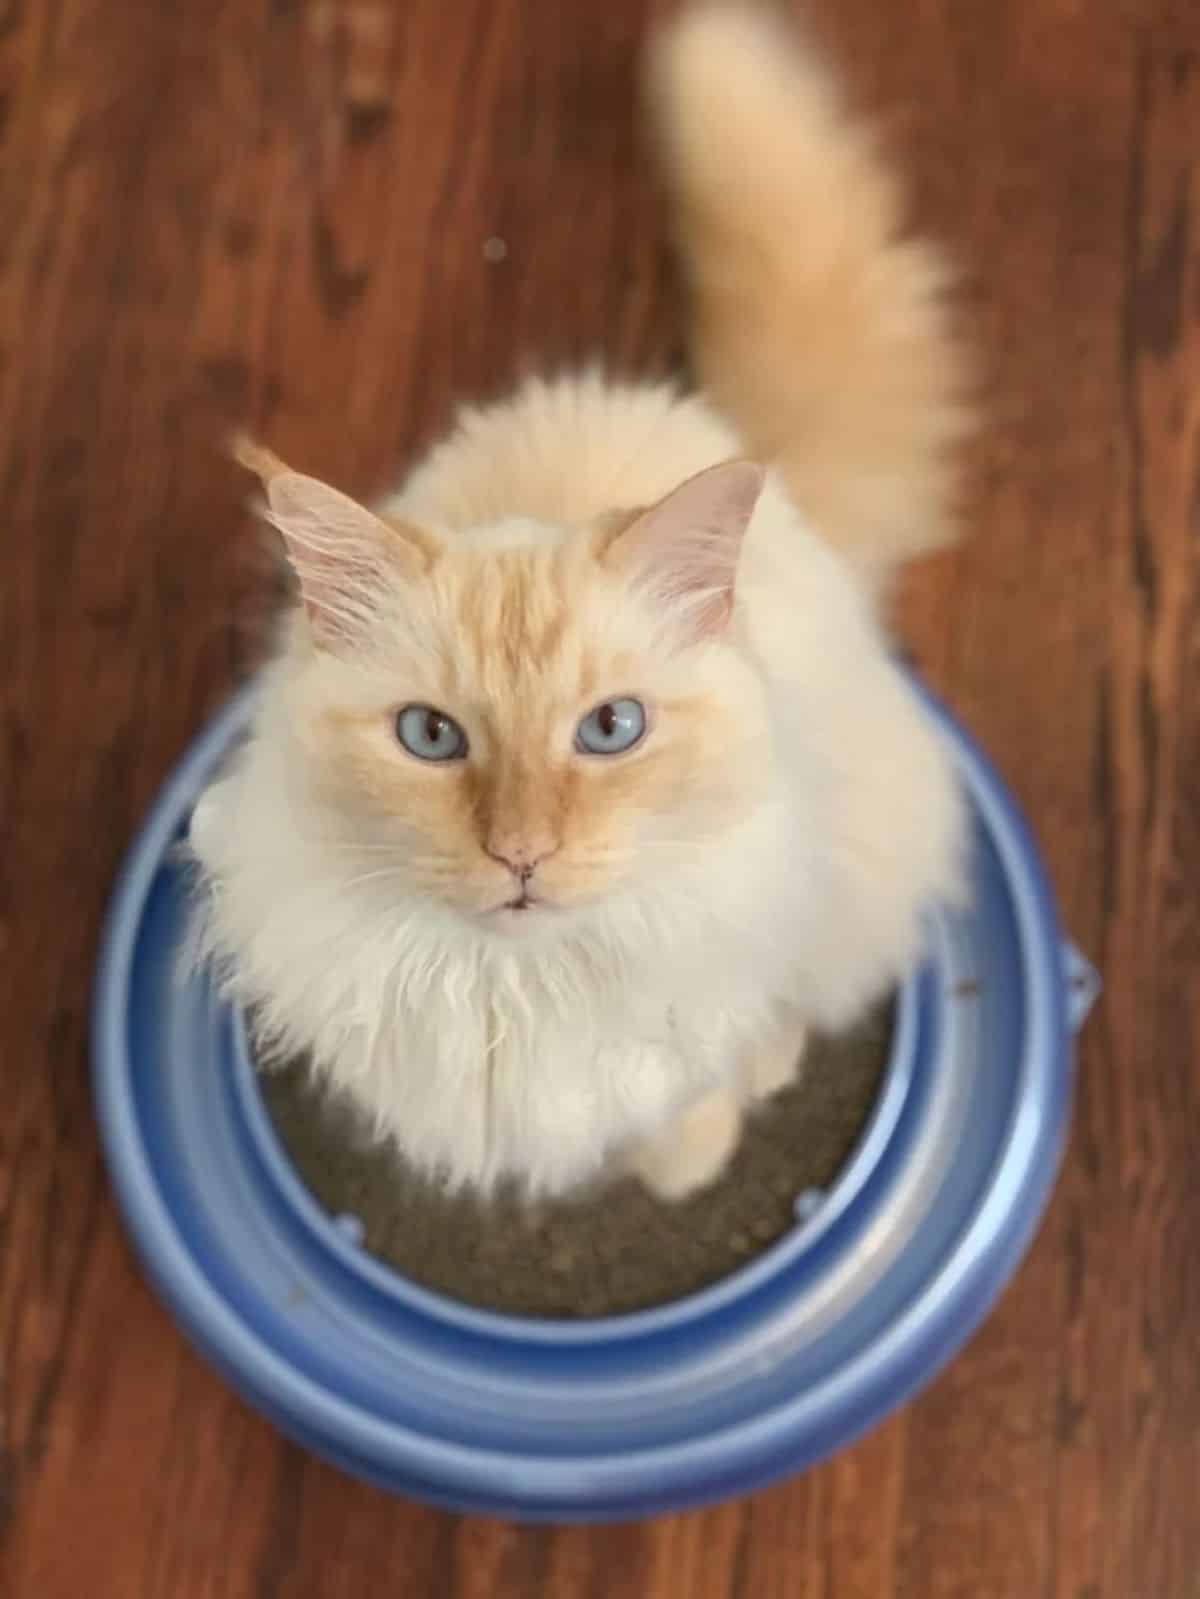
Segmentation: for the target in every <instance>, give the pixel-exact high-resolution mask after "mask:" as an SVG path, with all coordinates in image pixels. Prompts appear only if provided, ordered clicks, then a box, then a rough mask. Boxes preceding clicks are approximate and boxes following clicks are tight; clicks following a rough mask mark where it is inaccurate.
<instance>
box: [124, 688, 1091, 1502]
mask: <svg viewBox="0 0 1200 1599" xmlns="http://www.w3.org/2000/svg"><path fill="white" fill-rule="evenodd" d="M253 695H254V687H253V685H252V684H251V685H249V686H248V687H247V688H246V689H245V690H243V691H242V692H241V694H240V695H239V696H238V697H237V698H235V699H234V700H233V701H232V702H231V703H230V704H229V705H228V706H227V707H226V709H225V710H224V711H223V712H222V713H221V714H220V715H219V716H218V717H217V718H216V720H215V721H214V722H213V723H212V724H211V725H210V726H209V727H208V728H207V729H206V730H205V731H204V732H203V733H202V734H201V735H200V737H199V738H198V739H197V740H196V742H195V743H194V744H193V746H192V747H191V749H190V750H189V751H188V753H187V754H186V756H185V757H184V759H183V761H182V762H181V763H180V765H179V767H178V768H177V769H176V771H175V772H174V774H173V775H172V776H171V777H170V779H169V780H168V782H167V784H166V786H165V787H164V789H163V791H162V794H161V795H160V797H159V799H158V802H157V804H156V805H155V807H154V809H153V811H152V813H151V815H150V817H149V819H148V821H147V822H146V824H145V826H144V828H143V830H142V832H141V834H140V836H139V838H138V839H137V841H136V843H135V844H134V846H133V849H132V851H131V853H130V855H129V858H128V861H127V863H126V865H125V868H124V871H123V874H122V876H121V880H120V883H119V885H118V887H117V890H116V893H115V897H114V901H113V905H112V909H111V912H110V916H109V921H108V926H107V931H106V935H105V940H104V946H103V951H102V955H101V960H100V968H99V976H98V980H97V986H96V995H95V1009H94V1023H93V1024H94V1037H93V1058H94V1073H95V1092H96V1101H97V1109H98V1115H99V1121H100V1129H101V1134H102V1138H103V1143H104V1148H105V1152H106V1155H107V1160H108V1165H109V1169H110V1172H111V1175H112V1181H113V1185H114V1187H115V1190H116V1194H117V1198H118V1201H119V1203H120V1206H121V1209H122V1210H123V1212H124V1216H125V1220H126V1222H127V1224H128V1227H129V1230H130V1232H131V1234H132V1236H133V1240H134V1243H135V1244H136V1246H137V1249H138V1252H139V1253H140V1255H141V1258H142V1260H143V1262H144V1264H145V1267H146V1269H147V1272H148V1273H149V1275H150V1277H151V1278H152V1280H153V1281H154V1283H155V1284H156V1286H157V1288H158V1290H159V1291H160V1293H161V1294H162V1296H163V1298H164V1299H165V1300H166V1301H167V1303H168V1304H169V1306H170V1307H171V1309H172V1311H173V1312H174V1314H175V1316H176V1317H177V1319H178V1321H179V1323H180V1325H181V1326H182V1327H183V1329H184V1331H185V1332H186V1333H187V1334H188V1335H189V1337H190V1338H191V1339H192V1340H193V1341H194V1343H195V1344H196V1345H197V1347H198V1348H199V1349H200V1350H201V1352H202V1353H203V1354H204V1355H205V1356H206V1357H207V1358H208V1359H209V1360H210V1361H211V1362H212V1364H213V1365H214V1366H215V1367H216V1368H217V1369H218V1370H219V1371H220V1372H221V1373H222V1374H223V1375H224V1376H225V1377H226V1378H227V1379H228V1380H229V1382H230V1383H232V1384H233V1386H234V1387H235V1388H236V1389H238V1390H239V1391H240V1392H241V1393H242V1395H243V1396H244V1397H245V1398H246V1399H247V1400H248V1401H249V1402H250V1403H251V1404H252V1405H254V1406H256V1407H257V1408H258V1409H259V1410H260V1411H262V1412H263V1413H264V1414H265V1415H266V1416H268V1417H269V1418H270V1419H271V1420H272V1421H273V1422H274V1423H275V1424H276V1425H277V1426H278V1427H279V1428H280V1429H281V1430H282V1431H283V1432H284V1433H286V1434H287V1435H288V1436H290V1437H291V1438H293V1439H295V1440H296V1441H298V1442H299V1443H301V1444H303V1445H305V1446H307V1447H308V1448H309V1449H311V1450H312V1451H313V1452H314V1453H315V1454H318V1455H321V1456H323V1457H324V1458H326V1459H327V1460H330V1461H333V1462H334V1463H336V1464H337V1465H338V1466H340V1467H342V1468H343V1469H345V1470H346V1471H348V1472H351V1473H354V1474H356V1475H357V1476H360V1477H363V1478H366V1479H368V1480H369V1481H371V1482H373V1483H376V1484H378V1485H380V1486H382V1487H384V1488H387V1489H390V1490H392V1491H394V1492H396V1493H401V1494H405V1495H409V1496H411V1497H413V1498H417V1499H422V1500H425V1501H426V1502H429V1503H432V1504H435V1505H440V1506H444V1507H446V1508H449V1509H453V1510H471V1511H482V1512H488V1513H492V1514H496V1515H504V1516H511V1517H515V1518H519V1519H522V1520H533V1521H600V1520H624V1519H631V1518H636V1517H641V1516H647V1515H651V1514H654V1513H657V1512H661V1511H667V1510H673V1509H679V1508H682V1507H685V1506H690V1505H697V1504H702V1503H706V1502H710V1501H714V1500H719V1499H723V1498H726V1497H728V1496H731V1495H736V1494H742V1493H746V1492H748V1491H750V1490H752V1489H754V1488H757V1487H759V1486H761V1485H763V1484H765V1483H767V1482H769V1481H771V1480H772V1479H774V1478H777V1477H780V1476H783V1475H786V1474H788V1473H792V1472H795V1471H798V1470H800V1469H802V1468H803V1467H805V1466H808V1465H811V1464H812V1463H814V1462H816V1461H819V1460H821V1459H823V1458H825V1457H827V1456H828V1455H830V1454H831V1453H832V1452H833V1451H835V1450H837V1449H839V1448H841V1447H842V1446H843V1445H845V1444H847V1443H849V1442H850V1441H851V1440H852V1439H854V1438H855V1437H857V1436H858V1435H859V1434H861V1433H862V1432H864V1431H865V1430H866V1429H867V1428H869V1427H870V1426H872V1425H873V1424H874V1423H875V1422H877V1421H879V1420H880V1419H881V1418H882V1417H883V1416H885V1415H886V1414H887V1413H888V1412H889V1411H892V1410H894V1409H895V1408H896V1407H897V1406H899V1405H900V1404H901V1403H902V1402H903V1401H904V1400H906V1399H907V1398H909V1397H910V1396H911V1395H912V1394H913V1393H915V1392H916V1390H918V1389H919V1388H921V1387H922V1386H923V1385H924V1384H926V1383H927V1382H929V1380H930V1379H931V1378H932V1377H933V1376H934V1374H935V1373H936V1372H937V1370H938V1369H939V1368H940V1367H941V1366H942V1365H943V1364H944V1363H945V1362H946V1361H947V1360H948V1359H949V1358H950V1357H951V1355H953V1354H954V1352H955V1351H956V1350H957V1349H958V1348H959V1347H960V1346H961V1345H962V1344H963V1343H964V1341H965V1340H966V1339H967V1337H968V1336H969V1335H970V1334H971V1332H972V1331H973V1330H974V1329H975V1328H976V1327H977V1326H978V1324H979V1323H980V1321H981V1320H982V1319H983V1317H984V1316H985V1314H986V1313H987V1311H988V1309H989V1307H990V1306H991V1305H992V1303H993V1302H994V1300H995V1299H996V1297H997V1295H998V1294H999V1293H1000V1291H1001V1289H1002V1288H1003V1286H1004V1284H1005V1283H1006V1281H1007V1280H1008V1278H1009V1276H1010V1275H1011V1273H1012V1272H1013V1271H1014V1269H1015V1268H1016V1266H1017V1263H1018V1262H1019V1260H1020V1258H1021V1256H1022V1254H1023V1253H1024V1251H1025V1249H1026V1247H1027V1246H1028V1244H1029V1242H1030V1240H1031V1238H1032V1235H1033V1232H1034V1229H1035V1227H1036V1225H1037V1222H1038V1220H1039V1218H1040V1216H1041V1214H1042V1211H1043V1209H1044V1207H1045V1205H1046V1202H1047V1200H1048V1197H1049V1194H1050V1190H1051V1187H1052V1185H1053V1182H1054V1178H1055V1174H1056V1170H1057V1167H1058V1162H1059V1156H1060V1152H1061V1148H1062V1144H1063V1138H1064V1133H1065V1129H1066V1124H1067V1117H1068V1109H1069V1102H1070V1092H1071V1041H1072V1035H1073V1033H1074V1032H1075V1031H1076V1030H1077V1029H1078V1027H1079V1026H1080V1024H1081V1023H1082V1020H1083V1018H1084V1016H1085V1015H1086V1012H1087V1009H1088V1007H1089V1005H1090V1003H1091V1001H1092V999H1093V998H1094V996H1095V991H1096V987H1097V980H1096V978H1095V974H1094V973H1093V972H1092V971H1091V969H1090V967H1088V965H1087V964H1086V962H1084V961H1083V960H1082V959H1081V957H1080V956H1079V955H1078V954H1077V953H1076V952H1075V951H1074V950H1073V949H1072V948H1071V947H1070V946H1069V945H1067V944H1065V943H1064V942H1063V939H1062V936H1061V934H1060V932H1059V927H1058V922H1057V919H1056V915H1055V908H1054V901H1053V897H1052V895H1051V891H1050V889H1049V887H1048V885H1047V882H1046V879H1045V876H1044V874H1043V870H1042V867H1041V865H1040V863H1039V860H1038V856H1037V852H1036V849H1035V847H1034V845H1033V843H1032V841H1031V839H1030V836H1029V834H1028V832H1027V830H1026V827H1025V825H1024V823H1023V821H1022V820H1021V818H1020V816H1019V815H1018V812H1017V810H1016V808H1015V806H1014V804H1013V801H1012V800H1011V798H1010V797H1009V796H1008V794H1007V792H1006V791H1005V789H1004V787H1003V785H1002V784H1001V782H1000V780H999V779H998V777H997V776H996V774H995V773H994V772H993V770H992V769H991V767H990V766H989V764H988V763H987V761H986V760H985V758H984V757H983V755H982V754H981V753H980V751H979V750H978V749H977V748H976V746H975V745H974V743H973V742H972V741H971V739H970V738H969V737H968V736H967V734H966V733H965V732H964V731H963V730H962V728H961V727H959V726H958V725H957V723H956V722H955V721H954V720H953V718H952V717H951V716H950V715H949V713H948V712H946V711H945V710H944V709H943V708H941V707H940V706H938V705H936V704H933V703H932V702H931V714H932V715H933V716H934V717H935V718H936V719H937V721H938V722H939V724H940V726H941V729H942V731H943V733H944V736H945V737H946V739H947V740H948V742H949V744H950V746H951V748H952V750H953V752H954V754H955V757H956V760H957V762H958V766H959V770H960V772H961V777H962V781H963V783H964V785H965V788H966V791H967V793H968V794H969V796H970V800H971V805H972V810H973V813H974V833H975V840H974V865H973V872H974V890H973V900H972V907H971V910H970V912H969V913H967V914H958V913H951V912H936V913H934V914H933V915H931V918H930V955H929V959H928V962H927V964H926V966H925V967H924V969H923V970H922V971H921V972H920V973H919V974H917V975H916V976H914V977H913V978H912V979H911V980H910V981H909V982H908V983H907V984H906V985H905V986H904V988H903V989H902V990H901V992H900V994H899V997H898V1001H897V1012H896V1023H895V1028H894V1033H893V1040H892V1048H891V1058H890V1061H889V1064H888V1067H887V1070H886V1073H885V1076H884V1079H883V1086H882V1089H881V1092H880V1096H879V1098H878V1100H877V1102H876V1105H875V1107H874V1110H873V1111H872V1114H871V1117H870V1120H869V1121H868V1123H867V1126H866V1128H865V1130H864V1132H863V1134H862V1135H861V1137H860V1140H859V1142H858V1145H857V1147H856V1149H855V1150H854V1152H853V1153H852V1155H851V1157H850V1159H849V1161H848V1163H847V1165H846V1166H845V1167H844V1168H843V1170H842V1172H841V1174H840V1176H839V1177H838V1178H837V1179H836V1180H835V1182H834V1183H833V1184H832V1185H831V1187H830V1188H829V1189H828V1191H826V1192H824V1193H819V1194H813V1193H806V1194H804V1195H800V1196H797V1201H798V1202H797V1210H796V1224H795V1227H794V1229H793V1230H792V1231H791V1232H790V1234H788V1235H787V1236H786V1237H785V1238H784V1239H782V1240H781V1241H780V1242H778V1243H776V1244H775V1245H774V1246H772V1247H771V1248H770V1249H768V1250H767V1251H766V1252H765V1253H763V1254H761V1255H759V1256H758V1257H757V1258H756V1259H754V1260H753V1261H752V1262H750V1263H748V1264H747V1265H745V1266H743V1267H741V1268H740V1269H739V1270H737V1271H735V1272H734V1273H733V1274H732V1275H730V1276H728V1277H726V1278H724V1279H723V1280H721V1281H720V1282H718V1283H716V1284H715V1285H713V1286H711V1287H709V1288H706V1289H705V1290H703V1291H702V1292H699V1293H696V1294H694V1295H692V1296H691V1297H689V1298H684V1299H680V1300H677V1301H675V1302H673V1303H671V1304H667V1305H663V1306H660V1307H657V1308H654V1309H651V1310H644V1311H638V1312H635V1313H632V1314H627V1315H622V1316H614V1317H606V1318H601V1319H597V1320H590V1321H589V1320H579V1321H563V1320H537V1319H533V1318H521V1317H514V1316H505V1315H501V1314H498V1313H495V1312H491V1311H484V1310H477V1309H473V1308H471V1307H469V1306H467V1305H464V1304H460V1303H458V1302H456V1301H453V1300H450V1299H448V1298H443V1297H440V1296H439V1295H437V1294H435V1293H433V1292H431V1291H429V1290H427V1289H423V1288H421V1287H419V1286H417V1285H416V1284H415V1283H412V1282H410V1281H407V1280H406V1279H404V1278H403V1277H401V1276H400V1275H399V1274H398V1273H396V1272H394V1271H393V1270H391V1269H390V1268H388V1267H386V1266H384V1265H382V1264H380V1263H378V1262H376V1261H375V1260H374V1259H373V1258H372V1257H370V1256H369V1255H368V1254H367V1253H366V1252H365V1251H364V1249H363V1248H362V1247H361V1242H360V1229H359V1228H358V1226H357V1224H356V1220H355V1218H354V1217H352V1216H341V1217H329V1216H327V1215H326V1214H325V1213H324V1212H323V1211H322V1210H321V1209H320V1208H319V1207H318V1205H317V1204H316V1202H315V1201H314V1200H313V1199H312V1198H311V1197H310V1196H309V1194H308V1193H307V1191H306V1190H305V1189H304V1187H303V1186H302V1185H301V1183H300V1181H299V1179H298V1178H297V1176H296V1175H295V1173H294V1172H293V1170H292V1168H291V1167H290V1165H289V1163H288V1161H287V1158H286V1156H285V1155H284V1153H283V1151H282V1148H281V1146H280V1144H279V1142H278V1139H277V1136H276V1134H275V1132H274V1129H273V1127H272V1125H271V1122H270V1120H269V1118H268V1117H267V1114H266V1112H265V1109H264V1105H263V1102H262V1100H261V1098H260V1096H259V1092H258V1087H257V1083H256V1078H255V1073H254V1068H253V1065H252V1062H251V1058H250V1053H249V1049H248V1045H247V1038H246V1033H245V1029H244V1026H243V1022H242V1018H241V1017H240V1016H239V1015H238V1014H237V1013H236V1011H234V1010H232V1009H231V1008H230V1007H229V1006H227V1005H226V1004H225V1003H223V1002H222V1001H221V999H220V998H219V997H218V995H217V994H216V993H215V992H214V988H213V986H212V984H211V982H210V981H209V980H208V979H206V978H204V977H200V976H197V977H193V978H190V979H186V980H185V979H181V978H180V976H179V975H178V971H177V966H176V960H175V956H176V951H177V948H178V941H179V937H180V934H181V929H182V925H183V921H184V915H185V904H186V901H185V891H186V884H185V877H184V871H183V868H182V867H181V865H180V863H179V860H178V857H177V853H176V852H175V850H174V848H173V846H174V845H175V844H176V842H177V841H178V840H179V839H180V838H181V837H182V836H183V835H184V834H185V833H186V828H187V823H188V818H189V815H190V813H191V809H192V806H193V804H194V803H195V801H196V799H197V797H198V796H199V794H200V793H201V792H202V790H203V788H204V786H205V784H206V782H207V780H208V778H209V777H210V775H211V774H212V773H213V771H214V769H215V768H216V767H217V765H218V764H219V763H220V761H221V760H222V758H223V757H224V755H225V754H226V752H227V751H228V750H229V749H230V747H231V746H232V745H233V744H234V742H235V741H236V740H237V739H238V737H239V736H240V735H241V734H242V732H243V730H244V729H245V727H246V724H247V721H248V718H249V715H250V712H251V706H252V703H253Z"/></svg>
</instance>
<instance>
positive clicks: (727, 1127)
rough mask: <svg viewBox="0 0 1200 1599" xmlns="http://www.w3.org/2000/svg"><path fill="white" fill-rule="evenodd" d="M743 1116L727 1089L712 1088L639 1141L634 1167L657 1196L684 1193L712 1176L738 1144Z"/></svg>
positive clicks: (676, 1197) (674, 1196) (679, 1196)
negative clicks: (653, 1134)
mask: <svg viewBox="0 0 1200 1599" xmlns="http://www.w3.org/2000/svg"><path fill="white" fill-rule="evenodd" d="M741 1130H742V1117H741V1112H740V1110H739V1109H738V1105H737V1101H736V1100H735V1099H734V1098H733V1097H732V1095H730V1094H724V1093H716V1094H710V1095H709V1096H708V1097H707V1098H706V1099H702V1100H699V1101H698V1102H697V1103H696V1104H695V1105H693V1106H692V1107H691V1109H690V1110H686V1111H684V1113H683V1115H682V1116H680V1117H678V1119H677V1120H675V1121H673V1122H672V1123H671V1124H670V1125H669V1126H668V1127H667V1128H666V1129H665V1130H664V1131H663V1132H662V1133H660V1134H659V1136H658V1137H657V1138H655V1139H653V1140H651V1142H649V1143H647V1144H643V1145H642V1146H641V1148H640V1149H638V1150H637V1151H636V1152H635V1154H634V1157H633V1163H632V1164H633V1170H634V1172H635V1173H636V1174H637V1176H638V1177H640V1178H641V1180H642V1182H644V1183H645V1185H646V1187H647V1188H649V1189H650V1190H651V1192H652V1193H654V1194H657V1195H658V1197H659V1198H660V1199H669V1200H679V1199H686V1198H687V1196H688V1195H689V1194H694V1193H695V1192H696V1190H697V1189H699V1188H704V1187H706V1186H707V1185H708V1184H709V1183H711V1182H714V1181H715V1180H716V1179H717V1178H718V1177H719V1176H720V1175H721V1173H722V1172H723V1171H724V1170H725V1167H726V1166H727V1165H728V1163H729V1158H730V1156H731V1155H732V1154H733V1152H734V1150H735V1149H736V1148H737V1145H738V1138H739V1136H740V1134H741Z"/></svg>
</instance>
